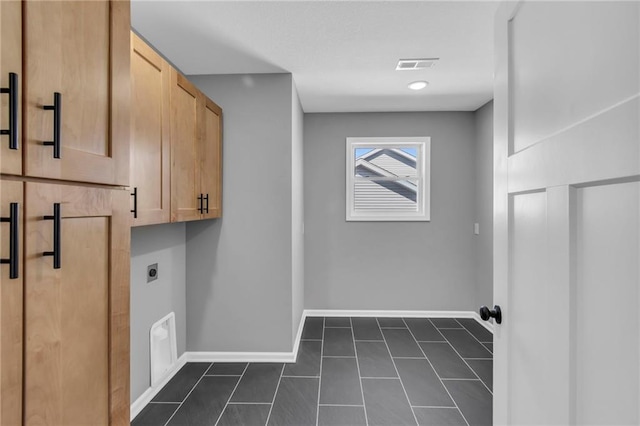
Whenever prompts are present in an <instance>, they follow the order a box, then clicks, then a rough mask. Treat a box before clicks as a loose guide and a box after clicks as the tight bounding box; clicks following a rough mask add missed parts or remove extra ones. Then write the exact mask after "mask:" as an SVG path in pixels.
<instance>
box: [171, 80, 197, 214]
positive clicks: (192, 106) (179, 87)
mask: <svg viewBox="0 0 640 426" xmlns="http://www.w3.org/2000/svg"><path fill="white" fill-rule="evenodd" d="M200 102H202V98H201V94H200V91H199V90H198V89H196V87H195V86H194V85H193V84H191V82H189V80H187V79H186V78H185V77H184V76H183V75H182V74H180V73H179V72H177V71H176V70H174V69H172V70H171V221H172V222H184V221H189V220H197V219H200V216H201V215H200V207H201V200H199V197H200V195H201V192H200V157H199V152H200V143H201V142H200V140H201V138H202V132H201V131H200V130H199V127H198V126H199V123H200V121H201V118H199V116H200V115H202V108H201V107H200V106H199V103H200Z"/></svg>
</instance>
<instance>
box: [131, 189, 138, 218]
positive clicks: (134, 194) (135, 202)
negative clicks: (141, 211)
mask: <svg viewBox="0 0 640 426" xmlns="http://www.w3.org/2000/svg"><path fill="white" fill-rule="evenodd" d="M131 196H132V197H133V210H131V213H133V218H134V219H137V218H138V187H135V188H133V192H132V193H131Z"/></svg>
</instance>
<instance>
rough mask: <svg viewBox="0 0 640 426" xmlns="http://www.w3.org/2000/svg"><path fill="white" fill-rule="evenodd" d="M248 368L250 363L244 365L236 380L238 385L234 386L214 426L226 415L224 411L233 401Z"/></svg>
mask: <svg viewBox="0 0 640 426" xmlns="http://www.w3.org/2000/svg"><path fill="white" fill-rule="evenodd" d="M213 364H215V363H213ZM213 364H211V368H213ZM248 368H249V363H247V365H245V366H244V370H242V374H241V375H240V377H239V378H238V381H237V382H236V385H235V386H234V387H233V390H232V391H231V393H230V394H229V398H227V402H226V404H224V407H223V408H222V411H220V415H219V416H218V418H217V419H216V421H215V423H214V426H216V425H217V424H218V422H219V421H220V419H221V418H222V416H223V415H224V412H225V411H226V410H227V407H228V406H229V402H230V401H231V398H232V397H233V394H234V393H236V389H238V385H239V384H240V381H241V380H242V377H243V376H244V373H245V372H246V371H247V369H248ZM236 377H237V376H236Z"/></svg>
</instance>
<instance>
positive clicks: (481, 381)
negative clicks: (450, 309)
mask: <svg viewBox="0 0 640 426" xmlns="http://www.w3.org/2000/svg"><path fill="white" fill-rule="evenodd" d="M456 321H458V320H456ZM458 324H460V325H462V327H463V329H464V331H466V332H467V333H469V334H471V337H473V338H474V339H476V341H477V342H478V343H480V346H482V347H483V348H484V349H485V350H486V351H489V349H487V348H486V347H485V346H484V345H483V344H482V342H481V341H480V340H478V339H477V338H476V336H474V335H473V333H471V332H470V331H469V330H467V329H466V328H465V327H464V325H463V324H462V323H461V322H459V321H458ZM440 334H442V333H440ZM442 337H444V338H445V339H446V340H447V342H449V339H447V336H445V335H444V334H442ZM449 344H450V345H451V342H449ZM451 347H452V348H453V350H454V351H455V352H456V353H457V354H458V356H459V357H460V358H462V361H463V362H464V363H465V364H466V365H467V367H469V369H470V370H471V371H473V374H475V375H476V377H477V378H478V380H480V383H482V384H483V386H484V387H485V388H487V390H488V391H489V393H490V394H491V398H493V391H492V390H491V389H489V386H487V384H486V383H485V382H484V380H482V379H481V378H480V375H479V374H478V373H476V370H474V369H473V368H472V367H471V365H469V363H468V362H467V360H466V359H465V358H463V357H462V355H460V353H459V352H458V350H457V349H456V348H454V347H453V345H451ZM490 353H491V358H483V359H486V360H489V359H490V360H491V365H492V366H493V352H490ZM470 359H471V358H470ZM492 371H493V367H492Z"/></svg>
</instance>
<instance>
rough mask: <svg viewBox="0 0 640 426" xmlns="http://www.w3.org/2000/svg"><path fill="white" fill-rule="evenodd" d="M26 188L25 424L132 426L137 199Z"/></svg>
mask: <svg viewBox="0 0 640 426" xmlns="http://www.w3.org/2000/svg"><path fill="white" fill-rule="evenodd" d="M25 186H26V191H25V193H26V195H25V198H26V204H27V207H28V208H27V209H26V218H25V238H26V241H25V244H24V247H25V260H24V262H25V266H24V268H25V272H26V277H27V278H26V280H25V289H24V292H25V299H26V301H27V303H25V312H24V322H25V326H24V327H25V331H24V336H25V342H24V363H25V366H24V424H25V425H31V424H34V425H35V424H49V425H69V426H73V425H107V424H112V425H114V424H119V425H120V424H129V404H130V401H129V392H128V389H129V380H130V379H129V256H130V254H129V242H130V233H129V209H128V201H129V193H128V191H125V190H120V189H105V188H95V187H89V186H72V185H53V184H47V183H26V184H25ZM3 196H4V195H3ZM56 206H57V207H56ZM45 253H51V254H52V255H48V256H44V255H43V254H45ZM3 284H4V282H3ZM3 338H4V336H3ZM3 424H4V423H3Z"/></svg>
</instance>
